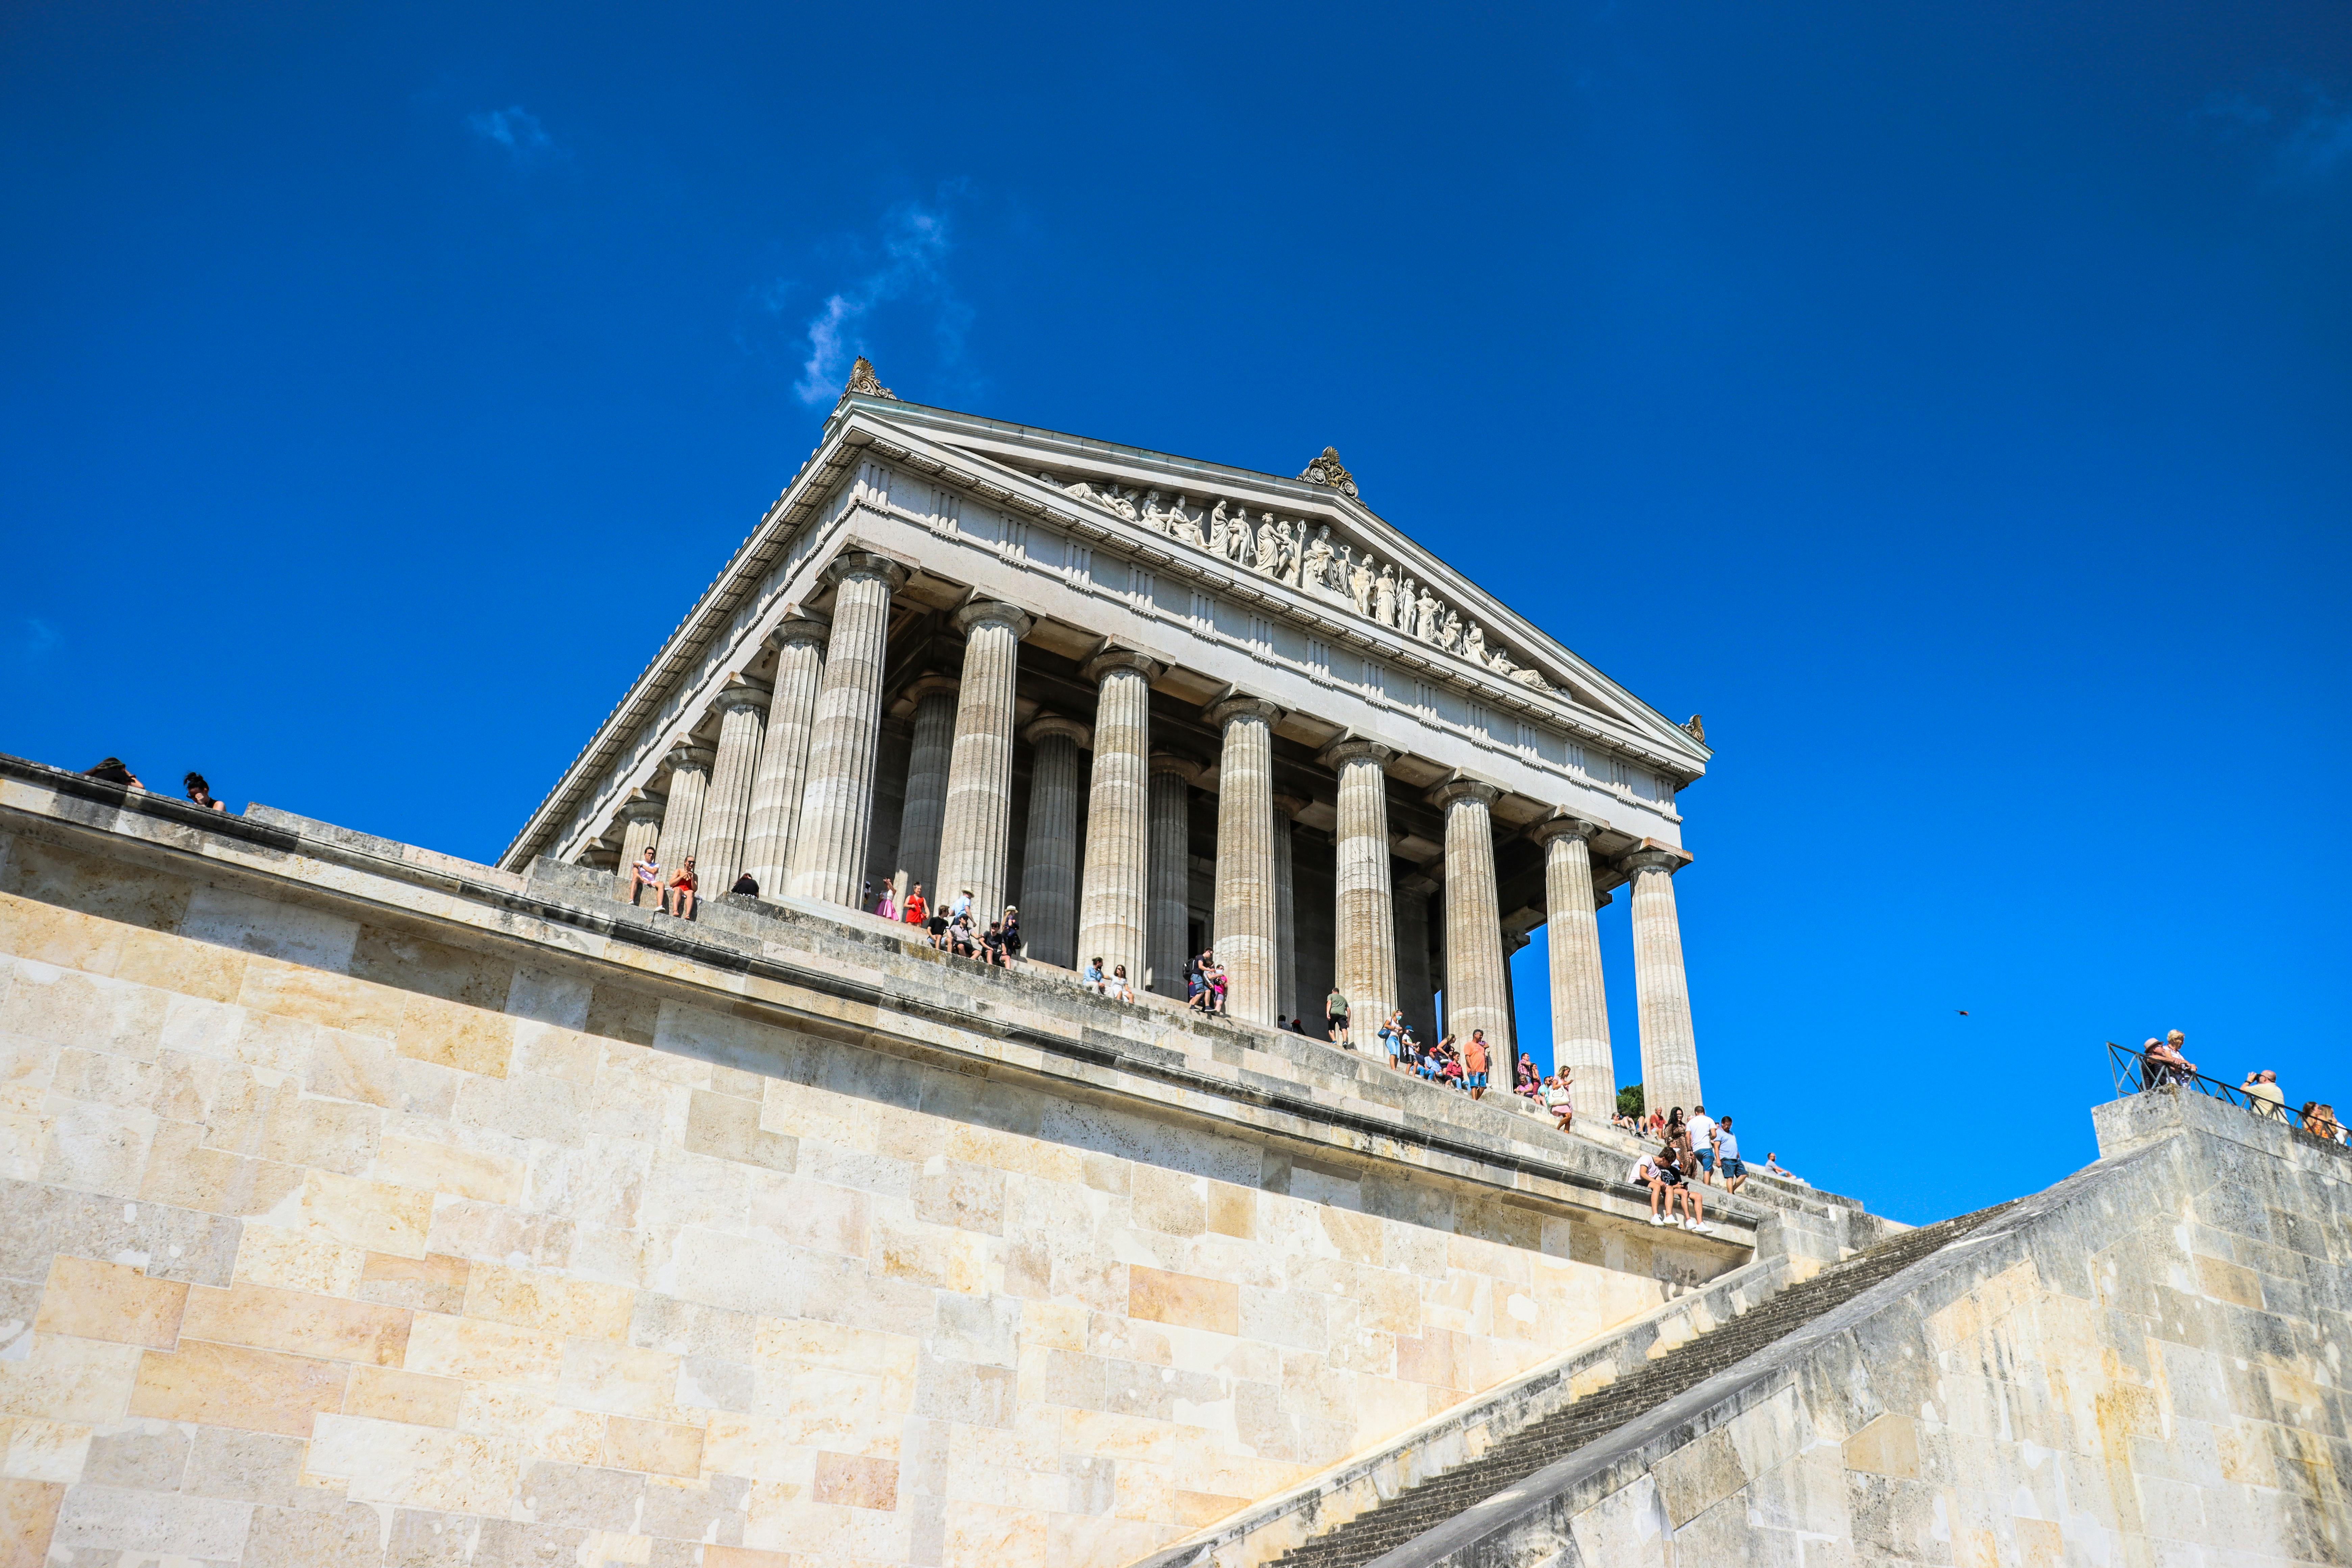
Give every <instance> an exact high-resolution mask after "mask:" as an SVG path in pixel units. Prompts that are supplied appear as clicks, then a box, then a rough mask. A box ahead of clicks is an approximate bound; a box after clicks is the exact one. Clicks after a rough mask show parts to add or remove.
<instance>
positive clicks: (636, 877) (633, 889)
mask: <svg viewBox="0 0 2352 1568" xmlns="http://www.w3.org/2000/svg"><path fill="white" fill-rule="evenodd" d="M661 878H662V868H661V865H660V863H659V862H658V861H656V859H655V858H654V847H653V846H652V845H650V844H648V845H646V847H645V852H644V853H643V854H641V855H639V856H638V857H637V858H636V861H635V864H634V865H632V866H631V867H630V868H629V905H630V907H631V908H632V909H634V908H635V907H636V906H637V905H638V904H640V903H642V902H644V895H646V894H647V893H651V894H652V895H653V900H654V912H655V913H656V914H659V913H660V912H661V908H662V880H661Z"/></svg>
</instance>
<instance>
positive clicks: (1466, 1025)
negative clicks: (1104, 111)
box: [1429, 779, 1516, 1073]
mask: <svg viewBox="0 0 2352 1568" xmlns="http://www.w3.org/2000/svg"><path fill="white" fill-rule="evenodd" d="M1500 794H1501V792H1500V791H1498V790H1497V789H1496V788H1495V787H1494V786H1493V785H1492V784H1479V783H1476V782H1475V781H1474V780H1469V779H1457V780H1455V781H1454V783H1452V784H1441V785H1440V786H1439V787H1438V788H1436V789H1435V790H1433V791H1432V792H1431V793H1430V797H1429V798H1430V804H1431V805H1435V806H1438V807H1440V808H1441V809H1442V810H1444V813H1445V1027H1446V1030H1447V1032H1448V1033H1450V1034H1452V1035H1453V1036H1454V1037H1455V1039H1456V1041H1457V1042H1461V1041H1466V1040H1468V1039H1469V1038H1470V1034H1471V1031H1472V1030H1474V1029H1484V1030H1486V1051H1487V1060H1488V1062H1489V1063H1490V1064H1500V1067H1499V1068H1497V1067H1496V1066H1490V1067H1489V1068H1488V1069H1487V1070H1488V1071H1489V1072H1490V1073H1492V1072H1495V1071H1497V1070H1502V1069H1506V1068H1509V1067H1510V1066H1511V1065H1512V1064H1513V1062H1514V1061H1515V1060H1516V1058H1515V1057H1514V1055H1513V1052H1512V1049H1511V1001H1510V993H1509V990H1508V984H1509V983H1508V981H1507V978H1506V971H1505V969H1504V962H1505V961H1504V957H1503V922H1502V912H1501V910H1500V909H1499V908H1498V907H1497V904H1498V898H1497V895H1496V890H1495V829H1494V820H1493V816H1492V808H1493V806H1494V804H1495V801H1496V798H1497V796H1498V795H1500Z"/></svg>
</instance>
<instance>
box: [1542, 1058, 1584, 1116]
mask: <svg viewBox="0 0 2352 1568" xmlns="http://www.w3.org/2000/svg"><path fill="white" fill-rule="evenodd" d="M1573 1091H1574V1083H1573V1080H1572V1079H1571V1076H1570V1073H1569V1070H1568V1069H1567V1068H1564V1067H1563V1068H1552V1072H1551V1078H1550V1079H1549V1080H1548V1081H1547V1082H1546V1083H1545V1085H1544V1098H1543V1103H1544V1109H1545V1110H1549V1111H1550V1112H1551V1118H1552V1121H1553V1122H1554V1123H1556V1124H1557V1125H1558V1126H1559V1130H1560V1131H1562V1132H1566V1131H1569V1130H1570V1128H1572V1127H1573V1126H1574V1125H1575V1123H1576V1099H1575V1095H1574V1092H1573Z"/></svg>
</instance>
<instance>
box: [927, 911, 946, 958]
mask: <svg viewBox="0 0 2352 1568" xmlns="http://www.w3.org/2000/svg"><path fill="white" fill-rule="evenodd" d="M923 929H924V930H925V931H929V932H930V933H931V946H932V947H933V948H935V949H940V950H944V949H945V948H946V947H947V945H948V912H947V910H932V911H931V918H930V919H929V920H927V921H924V922H923Z"/></svg>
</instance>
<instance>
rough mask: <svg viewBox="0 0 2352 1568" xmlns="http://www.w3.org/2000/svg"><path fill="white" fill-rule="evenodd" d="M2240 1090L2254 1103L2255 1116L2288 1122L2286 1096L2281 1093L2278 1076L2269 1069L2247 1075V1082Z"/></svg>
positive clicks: (2241, 1085)
mask: <svg viewBox="0 0 2352 1568" xmlns="http://www.w3.org/2000/svg"><path fill="white" fill-rule="evenodd" d="M2238 1088H2239V1089H2240V1090H2241V1091H2242V1093H2243V1094H2244V1095H2245V1097H2246V1098H2247V1099H2248V1100H2252V1101H2253V1110H2254V1114H2255V1115H2257V1116H2266V1117H2268V1118H2269V1119H2270V1120H2272V1121H2285V1120H2286V1096H2285V1095H2284V1093H2282V1092H2280V1089H2279V1086H2278V1074H2276V1073H2274V1072H2272V1071H2271V1070H2270V1069H2269V1068H2263V1069H2261V1070H2259V1071H2256V1072H2250V1073H2248V1074H2247V1075H2246V1081H2245V1082H2243V1083H2242V1084H2240V1085H2239V1086H2238Z"/></svg>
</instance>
